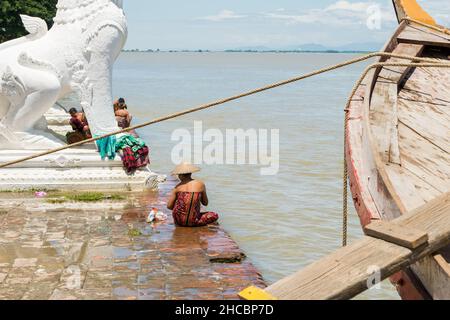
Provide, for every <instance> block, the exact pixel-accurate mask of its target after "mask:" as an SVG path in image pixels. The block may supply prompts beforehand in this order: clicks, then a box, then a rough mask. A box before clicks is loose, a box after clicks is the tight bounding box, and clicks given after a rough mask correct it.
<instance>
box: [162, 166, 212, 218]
mask: <svg viewBox="0 0 450 320" xmlns="http://www.w3.org/2000/svg"><path fill="white" fill-rule="evenodd" d="M198 171H200V169H199V168H197V167H195V166H193V165H191V164H188V163H181V164H179V165H178V166H176V167H175V170H173V171H172V175H178V178H179V179H180V183H179V184H178V185H177V186H176V187H175V188H174V189H173V190H172V193H171V194H170V197H169V200H168V202H167V208H168V209H170V210H173V212H172V215H173V219H174V221H175V223H176V224H177V225H178V226H182V227H201V226H206V225H208V224H210V223H213V222H216V221H217V220H218V219H219V216H218V215H217V213H215V212H200V208H201V205H202V204H203V205H204V206H207V205H208V195H207V194H206V187H205V184H204V183H203V182H202V181H200V180H195V179H192V176H191V175H192V173H194V172H198Z"/></svg>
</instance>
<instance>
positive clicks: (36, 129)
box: [0, 0, 127, 150]
mask: <svg viewBox="0 0 450 320" xmlns="http://www.w3.org/2000/svg"><path fill="white" fill-rule="evenodd" d="M21 18H22V21H23V23H24V26H25V28H26V30H27V31H28V32H29V35H27V36H25V37H22V38H19V39H15V40H12V41H8V42H5V43H2V44H0V150H5V149H16V150H17V149H22V150H23V149H33V150H34V149H49V148H52V147H57V146H60V145H61V144H62V142H61V141H60V140H58V139H57V138H55V137H54V136H52V135H51V134H49V133H48V132H46V131H45V128H42V126H39V123H40V121H39V120H40V119H42V116H43V115H44V113H46V112H47V111H48V110H49V109H50V108H51V107H52V106H53V105H54V104H55V102H56V101H57V100H59V99H61V98H63V97H64V96H66V95H68V94H70V93H72V92H77V93H78V95H79V97H80V101H81V107H83V109H84V112H85V113H86V117H87V119H88V121H89V125H90V128H91V132H92V134H93V135H101V134H106V133H110V132H113V131H115V130H118V127H117V123H116V120H115V117H114V112H113V109H112V88H111V86H112V84H111V82H112V80H111V77H112V66H113V63H114V62H115V60H116V58H117V57H118V55H119V54H120V52H121V50H122V48H123V46H124V45H125V42H126V38H127V23H126V19H125V16H124V13H123V10H122V1H121V0H59V1H58V4H57V14H56V17H55V18H54V25H53V27H52V28H51V29H50V30H48V28H47V25H46V23H45V22H44V21H43V20H42V19H40V18H35V17H29V16H21Z"/></svg>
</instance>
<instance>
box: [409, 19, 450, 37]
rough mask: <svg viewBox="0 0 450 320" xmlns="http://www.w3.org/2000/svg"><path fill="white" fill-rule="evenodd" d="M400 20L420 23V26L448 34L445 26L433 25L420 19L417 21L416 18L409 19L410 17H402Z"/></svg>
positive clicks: (449, 33) (449, 32)
mask: <svg viewBox="0 0 450 320" xmlns="http://www.w3.org/2000/svg"><path fill="white" fill-rule="evenodd" d="M401 21H406V22H414V23H416V24H418V25H421V26H422V27H426V28H429V29H432V30H435V31H438V32H442V33H445V34H448V35H450V30H449V29H447V28H445V27H438V26H433V25H431V24H428V23H425V22H422V21H419V20H416V19H411V18H403V19H402V20H401Z"/></svg>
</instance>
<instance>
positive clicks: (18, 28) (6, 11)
mask: <svg viewBox="0 0 450 320" xmlns="http://www.w3.org/2000/svg"><path fill="white" fill-rule="evenodd" d="M57 2H58V0H1V1H0V43H2V42H5V41H8V40H11V39H15V38H19V37H21V36H24V35H26V34H27V31H26V30H25V28H24V27H23V24H22V20H21V19H20V16H19V15H20V14H26V15H29V16H32V17H39V18H42V19H44V20H45V21H46V22H47V25H48V27H49V28H50V27H51V26H52V25H53V20H52V19H53V18H54V17H55V15H56V3H57Z"/></svg>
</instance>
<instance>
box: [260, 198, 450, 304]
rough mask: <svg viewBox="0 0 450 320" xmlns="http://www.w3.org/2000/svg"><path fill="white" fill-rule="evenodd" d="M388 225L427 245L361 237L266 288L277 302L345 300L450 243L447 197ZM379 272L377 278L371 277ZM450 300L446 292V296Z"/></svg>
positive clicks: (449, 294)
mask: <svg viewBox="0 0 450 320" xmlns="http://www.w3.org/2000/svg"><path fill="white" fill-rule="evenodd" d="M392 223H395V224H396V225H397V226H399V227H405V228H415V229H420V230H423V231H424V232H427V233H428V236H429V239H428V245H426V246H422V247H419V248H416V249H415V250H409V249H406V248H404V247H401V246H397V245H395V244H392V243H389V242H386V241H383V240H379V239H374V238H371V237H367V236H366V237H364V238H363V239H362V240H360V241H358V242H356V243H354V244H352V245H350V246H348V247H345V248H342V249H339V250H337V251H336V252H335V253H333V254H331V255H329V256H327V257H325V258H323V259H321V260H319V261H317V262H315V263H313V264H311V265H309V266H308V267H306V268H305V269H303V270H301V271H299V272H297V273H296V274H294V275H292V276H290V277H287V278H285V279H282V280H280V281H278V282H276V283H275V284H273V285H271V286H269V287H268V288H267V289H266V290H265V291H267V292H268V293H269V294H271V295H272V296H274V297H276V298H278V299H349V298H352V297H354V296H355V295H357V294H358V293H360V292H362V291H364V290H366V289H367V288H368V281H369V282H370V281H371V279H372V278H373V277H374V276H375V277H376V276H377V275H378V276H379V277H380V280H382V279H385V278H387V277H389V276H390V275H392V274H394V273H395V272H397V271H399V270H401V269H403V268H405V267H406V266H408V265H410V264H412V263H414V262H416V261H419V260H420V259H421V258H423V257H425V256H427V255H429V254H431V253H433V252H435V251H436V250H438V249H439V248H441V247H443V246H445V245H447V244H449V243H450V193H447V194H445V195H443V196H441V197H439V198H437V199H434V200H433V201H431V202H429V203H427V204H426V205H424V206H422V207H420V208H419V209H417V210H414V211H413V212H411V213H410V214H407V215H404V216H402V217H400V218H397V219H396V220H394V221H393V222H392ZM373 270H379V274H375V275H374V274H373ZM446 295H448V296H447V298H450V288H448V291H447V292H446Z"/></svg>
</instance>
